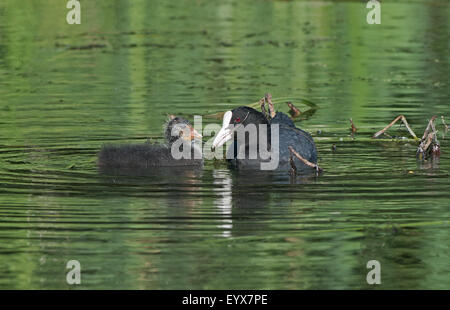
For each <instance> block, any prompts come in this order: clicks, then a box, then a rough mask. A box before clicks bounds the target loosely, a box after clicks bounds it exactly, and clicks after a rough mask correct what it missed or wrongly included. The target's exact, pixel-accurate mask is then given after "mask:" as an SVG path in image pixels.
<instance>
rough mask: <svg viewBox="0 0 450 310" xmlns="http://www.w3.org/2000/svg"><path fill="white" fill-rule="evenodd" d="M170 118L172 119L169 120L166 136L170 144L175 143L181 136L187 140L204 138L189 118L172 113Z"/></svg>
mask: <svg viewBox="0 0 450 310" xmlns="http://www.w3.org/2000/svg"><path fill="white" fill-rule="evenodd" d="M169 118H170V119H169V121H168V122H167V125H166V132H165V138H166V141H167V142H168V143H169V144H172V143H174V142H175V141H177V140H178V139H179V138H181V139H184V140H186V141H192V140H194V139H196V138H199V139H201V138H202V136H201V135H200V134H199V133H198V132H197V131H196V130H195V129H194V128H193V127H192V125H191V123H189V121H188V120H186V119H184V118H181V117H176V116H174V115H170V116H169Z"/></svg>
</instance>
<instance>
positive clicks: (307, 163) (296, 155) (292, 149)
mask: <svg viewBox="0 0 450 310" xmlns="http://www.w3.org/2000/svg"><path fill="white" fill-rule="evenodd" d="M289 151H291V154H294V155H295V157H297V158H298V159H299V160H300V161H301V162H302V163H304V164H305V165H307V166H309V167H311V168H314V169H316V170H317V171H318V172H322V171H323V169H322V168H320V167H319V166H318V165H317V164H314V163H312V162H310V161H308V160H306V159H304V158H303V157H302V156H300V154H299V153H297V152H296V151H295V150H294V148H293V147H292V146H289Z"/></svg>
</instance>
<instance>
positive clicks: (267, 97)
mask: <svg viewBox="0 0 450 310" xmlns="http://www.w3.org/2000/svg"><path fill="white" fill-rule="evenodd" d="M265 100H266V101H267V104H268V106H269V114H270V118H274V117H275V114H277V113H276V112H275V108H274V106H273V102H272V95H271V94H266V95H265Z"/></svg>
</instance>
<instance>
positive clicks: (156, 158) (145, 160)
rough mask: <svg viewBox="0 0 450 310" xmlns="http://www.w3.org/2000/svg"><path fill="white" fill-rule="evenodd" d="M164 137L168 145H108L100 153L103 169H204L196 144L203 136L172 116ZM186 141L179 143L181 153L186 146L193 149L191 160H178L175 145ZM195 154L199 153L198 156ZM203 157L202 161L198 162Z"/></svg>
mask: <svg viewBox="0 0 450 310" xmlns="http://www.w3.org/2000/svg"><path fill="white" fill-rule="evenodd" d="M165 138H166V143H167V144H162V145H157V144H151V143H142V144H126V145H105V146H103V147H102V149H101V150H100V153H99V154H98V164H99V166H100V167H114V168H151V167H173V166H201V165H203V159H201V150H200V147H199V146H198V145H196V142H195V138H201V135H200V134H199V133H198V132H197V131H196V130H194V128H193V127H192V126H191V124H190V123H189V121H187V120H185V119H183V118H180V117H175V116H171V117H170V120H169V122H168V123H167V126H166V132H165ZM178 139H183V140H184V141H181V140H180V141H181V142H183V143H184V144H181V143H180V151H183V147H184V146H188V147H190V151H191V154H190V155H191V156H190V159H189V157H188V159H184V158H180V159H175V158H174V157H173V156H172V152H171V149H172V145H173V144H174V143H175V142H177V141H178ZM195 153H197V154H200V155H198V156H195ZM197 158H200V159H197Z"/></svg>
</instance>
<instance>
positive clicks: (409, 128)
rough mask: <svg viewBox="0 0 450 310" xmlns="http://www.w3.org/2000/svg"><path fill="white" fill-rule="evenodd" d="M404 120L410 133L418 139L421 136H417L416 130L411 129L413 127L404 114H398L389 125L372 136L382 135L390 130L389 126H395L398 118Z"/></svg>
mask: <svg viewBox="0 0 450 310" xmlns="http://www.w3.org/2000/svg"><path fill="white" fill-rule="evenodd" d="M400 119H401V120H402V122H403V124H405V126H406V128H407V129H408V131H409V133H410V134H411V136H413V138H414V139H416V140H418V139H419V138H417V136H416V134H415V133H414V131H413V130H412V129H411V127H409V124H408V121H407V120H406V117H404V116H403V115H399V116H397V117H396V118H395V119H394V120H393V121H392V122H391V123H390V124H389V125H387V126H386V127H384V128H383V129H381V130H380V131H378V132H377V133H376V134H374V135H373V137H372V138H378V137H379V136H380V135H382V134H383V133H384V132H385V131H386V130H388V129H389V128H391V127H392V126H394V124H395V123H397V121H398V120H400Z"/></svg>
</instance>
